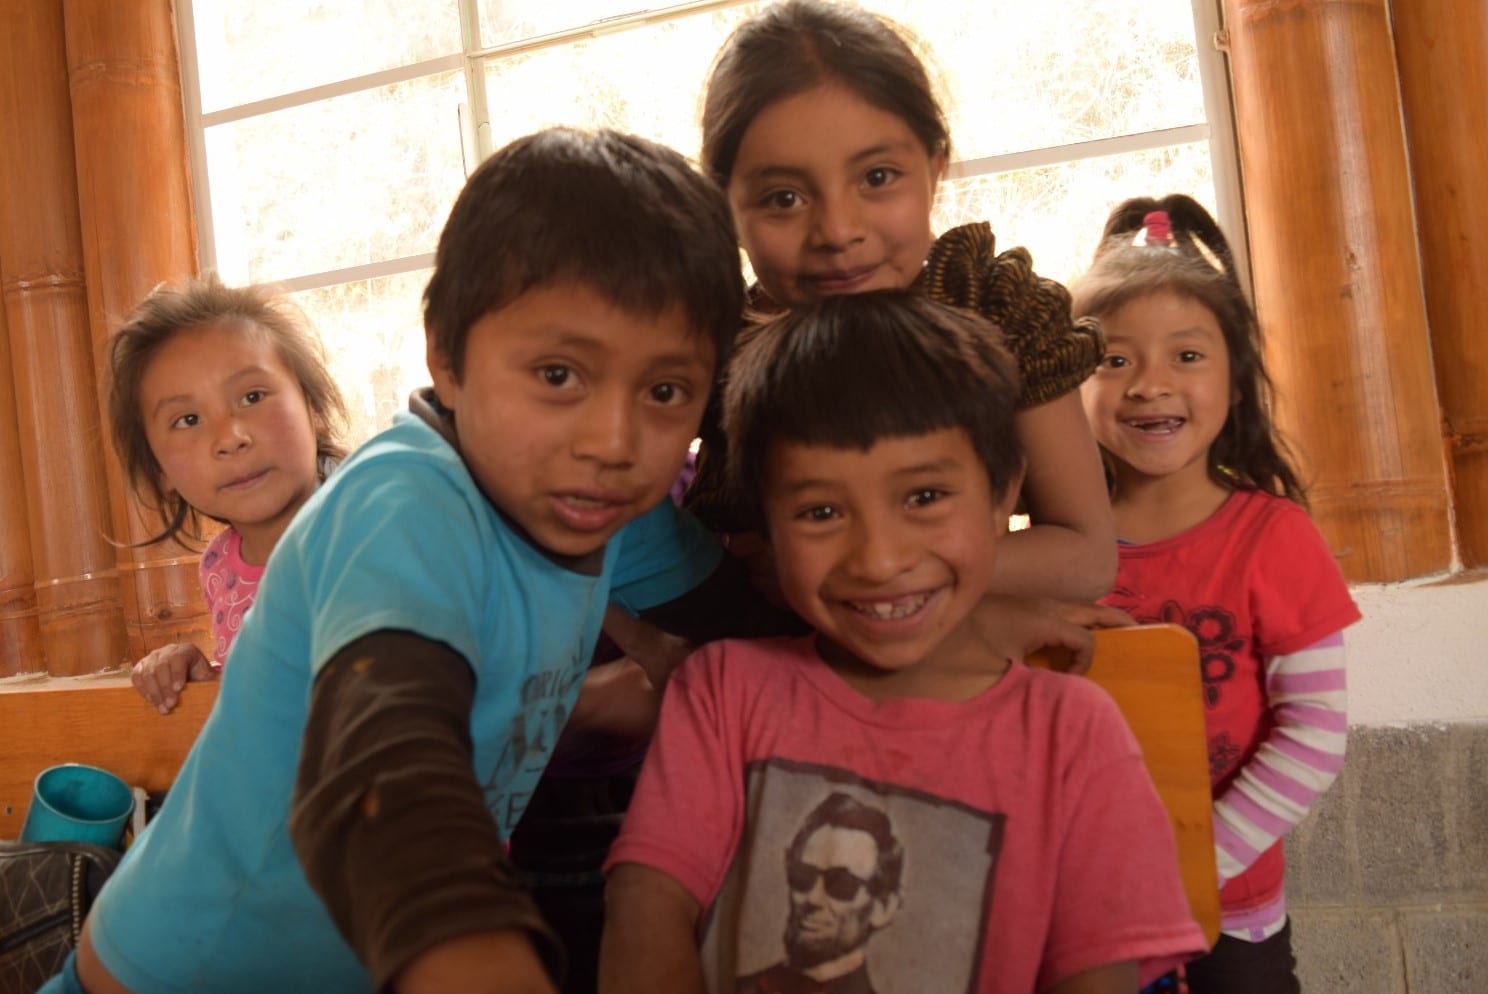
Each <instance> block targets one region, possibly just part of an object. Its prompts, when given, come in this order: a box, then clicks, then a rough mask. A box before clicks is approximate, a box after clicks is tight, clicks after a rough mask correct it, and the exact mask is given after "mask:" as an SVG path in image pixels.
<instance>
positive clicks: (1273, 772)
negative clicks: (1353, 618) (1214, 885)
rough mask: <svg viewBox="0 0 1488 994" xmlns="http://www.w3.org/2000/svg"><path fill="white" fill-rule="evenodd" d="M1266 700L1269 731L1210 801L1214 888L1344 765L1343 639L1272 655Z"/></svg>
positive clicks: (1283, 829)
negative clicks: (1215, 865) (1216, 867)
mask: <svg viewBox="0 0 1488 994" xmlns="http://www.w3.org/2000/svg"><path fill="white" fill-rule="evenodd" d="M1266 697H1267V701H1268V703H1269V706H1270V708H1271V714H1272V718H1273V720H1274V721H1275V725H1274V726H1273V727H1272V729H1271V732H1270V734H1269V735H1267V736H1266V739H1265V741H1264V742H1262V743H1261V745H1260V748H1258V749H1257V750H1256V751H1255V755H1253V756H1251V758H1250V760H1249V761H1248V762H1247V763H1246V764H1245V766H1244V767H1242V768H1241V770H1240V772H1239V773H1238V774H1237V775H1236V776H1235V778H1234V779H1233V780H1232V781H1231V782H1230V785H1229V786H1228V787H1227V788H1226V789H1225V791H1224V793H1222V794H1220V795H1219V797H1217V798H1215V801H1214V848H1215V855H1216V857H1217V862H1218V865H1219V879H1220V883H1221V885H1222V884H1224V883H1225V882H1227V881H1229V880H1231V879H1233V878H1234V877H1236V876H1239V875H1240V874H1241V873H1242V872H1244V871H1245V869H1246V868H1248V867H1249V866H1250V865H1251V864H1252V863H1254V862H1255V861H1256V860H1257V859H1258V858H1259V857H1260V855H1261V854H1262V853H1264V852H1265V851H1266V850H1267V849H1270V848H1271V846H1273V845H1274V844H1275V843H1276V842H1277V841H1278V840H1279V839H1280V838H1281V837H1282V836H1284V835H1285V834H1286V833H1287V832H1289V831H1291V829H1293V828H1295V827H1296V825H1297V823H1298V822H1300V821H1301V820H1302V819H1303V817H1305V816H1306V814H1307V811H1308V809H1309V808H1310V807H1312V804H1313V802H1314V801H1316V800H1317V798H1318V797H1319V796H1320V795H1321V794H1322V793H1323V791H1325V790H1327V789H1328V787H1329V785H1330V784H1332V783H1333V780H1334V778H1335V777H1337V776H1338V771H1339V769H1340V768H1342V766H1343V751H1344V745H1345V743H1346V741H1347V738H1348V716H1347V714H1346V713H1345V706H1346V703H1347V702H1346V697H1347V695H1346V691H1345V680H1344V652H1343V634H1342V633H1341V632H1334V633H1333V634H1332V635H1329V636H1327V637H1326V638H1324V639H1322V640H1320V641H1318V642H1315V643H1313V644H1312V645H1310V646H1308V647H1307V648H1305V649H1302V650H1300V651H1298V652H1293V653H1289V654H1286V655H1280V656H1273V657H1272V658H1271V660H1270V662H1269V663H1268V664H1267V666H1266Z"/></svg>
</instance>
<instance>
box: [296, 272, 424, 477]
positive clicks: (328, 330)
mask: <svg viewBox="0 0 1488 994" xmlns="http://www.w3.org/2000/svg"><path fill="white" fill-rule="evenodd" d="M432 272H433V270H429V269H422V270H418V271H416V272H411V273H403V274H401V275H398V276H389V277H386V278H383V279H375V280H359V281H357V282H355V283H342V284H340V285H339V286H328V287H325V288H323V289H320V290H308V291H306V292H304V293H297V294H294V295H293V300H294V302H295V303H296V304H297V305H299V307H300V308H301V309H303V310H304V312H305V314H306V316H307V317H309V319H310V321H311V322H312V324H313V325H314V327H315V328H316V330H318V331H319V332H320V337H321V340H322V341H324V342H325V346H326V352H327V354H328V356H329V359H330V367H331V375H332V376H333V377H334V378H335V380H336V383H337V384H339V385H340V387H341V392H342V394H343V395H344V396H345V397H346V407H347V411H348V414H349V415H350V422H351V423H350V425H349V430H348V432H347V436H348V437H347V439H346V441H347V443H348V446H349V447H355V446H356V445H359V444H360V443H362V442H364V441H366V440H367V439H368V438H370V437H372V435H373V434H374V433H375V432H377V431H379V430H381V429H383V428H386V427H387V426H388V425H390V424H392V421H393V415H394V414H396V413H397V412H398V411H405V410H407V409H408V394H409V392H410V391H412V390H414V389H415V388H417V387H421V386H424V385H425V384H427V383H428V382H429V372H428V368H427V367H426V366H425V364H424V327H423V314H422V311H421V310H420V303H419V298H420V297H421V296H422V294H423V292H424V286H425V285H426V284H427V283H428V282H429V276H430V275H431V273H432Z"/></svg>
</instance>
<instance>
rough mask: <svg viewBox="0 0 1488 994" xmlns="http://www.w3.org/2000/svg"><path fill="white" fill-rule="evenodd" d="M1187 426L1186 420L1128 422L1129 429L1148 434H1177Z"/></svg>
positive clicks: (1145, 419) (1168, 419) (1154, 419)
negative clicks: (1176, 432)
mask: <svg viewBox="0 0 1488 994" xmlns="http://www.w3.org/2000/svg"><path fill="white" fill-rule="evenodd" d="M1185 424H1187V421H1186V419H1184V418H1142V419H1132V420H1128V421H1127V422H1126V425H1127V427H1129V428H1135V429H1137V431H1148V432H1162V433H1167V432H1175V431H1177V430H1178V429H1179V428H1182V427H1183V426H1184V425H1185Z"/></svg>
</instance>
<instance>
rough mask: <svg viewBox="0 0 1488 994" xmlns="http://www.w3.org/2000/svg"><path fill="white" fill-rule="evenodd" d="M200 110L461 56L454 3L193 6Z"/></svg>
mask: <svg viewBox="0 0 1488 994" xmlns="http://www.w3.org/2000/svg"><path fill="white" fill-rule="evenodd" d="M191 9H192V16H193V18H194V19H195V22H196V48H197V63H198V66H199V71H200V73H201V91H202V92H201V100H202V110H204V111H207V112H210V111H214V110H220V109H222V108H224V107H235V106H237V105H238V104H245V103H250V102H252V101H254V100H262V99H264V98H265V97H272V96H277V95H279V94H281V93H293V92H294V91H296V90H303V89H307V88H309V87H312V86H319V85H321V84H323V83H329V82H333V81H335V80H340V79H352V78H355V77H357V76H364V75H366V74H367V73H372V72H377V71H379V70H381V69H391V68H394V67H396V66H406V65H412V64H414V63H416V62H422V61H424V60H425V59H432V58H438V57H439V56H441V55H458V54H459V52H460V14H459V10H458V7H457V5H456V0H420V2H418V3H407V2H405V0H319V2H316V3H305V2H304V0H253V2H251V3H243V2H241V0H193V2H192V5H191Z"/></svg>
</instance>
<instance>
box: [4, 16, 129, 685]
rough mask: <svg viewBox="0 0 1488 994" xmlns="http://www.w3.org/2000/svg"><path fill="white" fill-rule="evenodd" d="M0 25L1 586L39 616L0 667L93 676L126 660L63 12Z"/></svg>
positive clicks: (19, 605) (18, 603)
mask: <svg viewBox="0 0 1488 994" xmlns="http://www.w3.org/2000/svg"><path fill="white" fill-rule="evenodd" d="M0 24H3V25H5V27H4V29H3V30H0V297H3V302H4V307H5V316H6V334H7V336H8V339H9V349H10V377H9V378H8V379H7V380H4V381H0V403H3V404H5V405H7V406H13V408H14V411H15V419H16V420H15V424H16V429H15V435H14V440H13V442H14V444H15V445H16V447H17V451H18V452H19V471H18V472H17V471H16V470H15V469H14V468H13V467H14V465H15V460H14V459H12V458H7V459H6V462H8V463H10V465H6V466H0V474H3V475H0V488H3V489H4V491H5V492H4V495H3V496H0V506H4V507H6V508H8V509H9V510H7V511H6V512H4V513H3V514H0V543H4V544H5V546H6V551H5V552H4V553H3V555H0V561H3V562H4V563H5V564H6V565H5V567H4V569H5V571H6V576H7V577H8V578H7V579H5V580H3V581H0V583H3V585H4V586H5V587H6V588H8V591H9V593H6V594H4V597H5V600H6V601H7V602H8V603H9V602H11V601H14V602H15V604H16V609H17V610H18V611H21V612H29V611H33V610H34V611H35V614H34V615H27V614H20V615H18V616H19V617H22V618H24V617H28V616H31V617H34V618H35V619H36V625H37V634H38V639H37V641H36V642H35V643H33V645H32V646H30V647H26V646H17V647H15V648H12V649H8V650H7V651H8V652H14V653H16V654H17V655H16V656H13V657H11V658H7V659H3V660H0V672H6V673H28V672H39V671H46V672H51V673H55V674H78V673H89V672H96V671H98V670H101V669H107V668H109V667H113V666H119V665H121V664H123V663H125V662H129V661H131V659H130V658H126V657H127V653H126V651H125V644H124V622H123V615H122V608H121V603H120V600H119V580H118V574H117V573H116V571H115V570H114V562H115V558H116V556H115V554H114V550H113V548H112V547H111V546H110V545H109V543H108V540H107V539H106V538H105V528H104V523H105V522H106V521H107V520H108V517H109V503H108V487H107V484H106V482H105V479H104V457H103V449H102V447H101V446H100V445H99V444H98V439H99V438H100V437H101V434H102V429H101V427H100V421H99V413H98V400H97V397H98V393H97V385H96V381H95V378H94V365H93V358H94V354H93V342H92V338H91V336H90V333H89V329H88V300H87V293H86V288H85V287H84V281H83V244H82V233H81V231H80V230H79V227H78V220H79V216H78V190H77V171H76V164H75V163H76V157H75V155H74V148H75V146H74V143H73V121H72V115H71V96H70V94H69V92H68V82H67V63H66V56H67V51H66V48H67V46H66V39H65V37H64V27H63V15H62V5H61V4H59V3H38V2H35V0H27V2H17V0H0ZM116 139H117V140H120V141H123V140H124V137H123V136H116ZM4 444H5V445H6V446H9V445H10V444H12V442H11V441H9V440H8V441H7V442H6V443H4ZM22 508H24V512H21V511H20V509H22ZM23 517H24V521H22V518H23ZM22 527H23V528H24V532H21V531H17V529H18V528H22ZM22 556H29V558H30V562H29V563H28V564H27V563H23V562H22V559H21V557H22ZM28 585H29V586H30V587H31V589H32V590H34V596H33V595H32V593H30V592H29V591H27V589H26V587H27V586H28ZM12 617H17V615H12Z"/></svg>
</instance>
